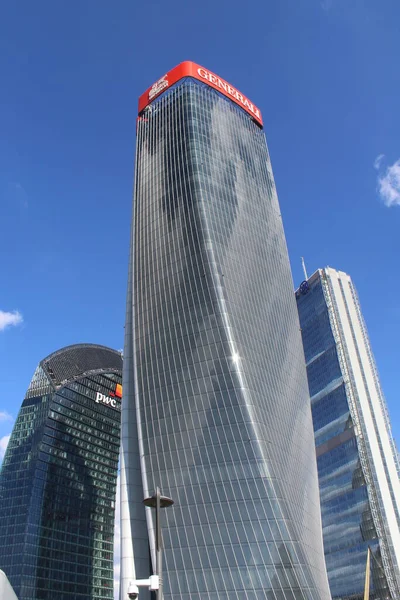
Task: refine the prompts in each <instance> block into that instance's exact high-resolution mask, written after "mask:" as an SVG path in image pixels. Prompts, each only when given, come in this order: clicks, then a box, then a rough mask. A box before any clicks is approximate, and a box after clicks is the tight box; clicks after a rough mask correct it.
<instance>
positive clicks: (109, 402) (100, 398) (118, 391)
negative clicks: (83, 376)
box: [95, 383, 122, 408]
mask: <svg viewBox="0 0 400 600" xmlns="http://www.w3.org/2000/svg"><path fill="white" fill-rule="evenodd" d="M116 398H122V385H121V384H120V383H117V385H116V387H115V392H111V393H110V395H109V396H106V395H105V394H102V393H101V392H97V393H96V400H95V401H96V402H97V404H105V405H106V406H112V408H118V404H117V400H116Z"/></svg>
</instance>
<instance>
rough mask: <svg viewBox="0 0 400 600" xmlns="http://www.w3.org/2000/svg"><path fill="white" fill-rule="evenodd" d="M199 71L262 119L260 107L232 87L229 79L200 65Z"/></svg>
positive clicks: (204, 77) (202, 75) (201, 75)
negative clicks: (218, 75)
mask: <svg viewBox="0 0 400 600" xmlns="http://www.w3.org/2000/svg"><path fill="white" fill-rule="evenodd" d="M197 73H198V74H199V75H200V77H201V78H202V79H206V80H207V81H209V82H210V83H212V84H213V86H214V87H216V88H219V89H220V90H223V91H224V92H225V94H229V95H230V96H232V97H233V98H236V100H238V101H239V102H240V104H242V105H243V106H244V108H245V109H246V110H247V111H250V112H252V113H253V115H254V116H255V117H257V119H261V114H260V111H259V109H258V108H257V107H256V106H254V104H253V103H252V102H250V100H248V99H247V98H246V96H243V94H241V93H240V92H238V91H237V90H236V89H235V88H234V87H232V86H231V85H230V84H229V83H228V82H227V81H225V80H224V79H221V78H220V77H217V76H216V75H214V73H210V71H207V69H203V67H199V68H198V69H197Z"/></svg>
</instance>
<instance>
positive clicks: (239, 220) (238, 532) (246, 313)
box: [121, 63, 330, 600]
mask: <svg viewBox="0 0 400 600" xmlns="http://www.w3.org/2000/svg"><path fill="white" fill-rule="evenodd" d="M139 110H140V114H139V119H138V129H137V152H136V182H135V197H134V207H133V211H134V215H133V228H132V247H131V260H130V271H129V283H128V299H127V315H126V343H125V350H124V402H123V411H122V450H123V452H122V461H123V462H122V468H121V481H122V490H121V498H122V505H121V511H122V523H121V525H122V563H121V568H122V585H121V598H125V597H126V591H127V585H128V582H129V580H130V579H134V578H135V575H136V577H138V578H145V577H148V575H149V572H150V570H151V565H150V563H149V551H148V547H149V543H150V549H151V552H150V554H151V557H152V562H153V564H154V529H153V522H152V518H153V517H152V515H151V509H146V510H147V511H148V512H149V514H147V515H145V512H144V511H145V509H144V508H143V505H142V499H143V497H144V496H147V495H151V494H152V493H153V490H154V489H155V487H156V486H160V488H161V490H162V493H164V494H166V495H168V496H170V497H172V498H173V499H174V501H175V505H174V506H173V507H172V508H170V509H168V510H165V511H164V514H163V522H164V526H163V535H164V546H165V558H164V560H165V564H164V573H163V575H164V596H165V599H166V600H167V599H168V600H169V599H172V598H173V599H174V600H177V599H182V600H183V599H185V600H186V599H189V598H190V599H191V600H200V599H203V598H207V599H208V600H228V598H229V599H231V598H232V597H233V595H234V596H235V597H240V598H244V599H246V600H256V599H257V600H259V599H260V598H268V599H270V600H306V599H307V600H328V599H329V598H330V595H329V591H328V582H327V577H326V570H325V562H324V556H323V548H322V534H321V521H320V508H319V495H318V482H317V470H316V459H315V449H314V442H313V429H312V421H311V411H310V403H309V396H308V389H307V379H306V371H305V364H304V355H303V349H302V343H301V335H300V331H299V321H298V315H297V311H296V303H295V299H294V295H293V287H292V278H291V273H290V267H289V260H288V255H287V249H286V243H285V236H284V232H283V226H282V219H281V215H280V210H279V205H278V199H277V195H276V191H275V185H274V179H273V175H272V170H271V163H270V159H269V155H268V150H267V145H266V140H265V135H264V132H263V130H262V119H261V114H260V111H259V110H258V109H257V108H256V107H255V105H254V104H253V103H252V102H250V101H249V100H248V99H247V98H246V97H245V96H243V94H241V93H240V92H238V90H236V89H235V88H234V87H232V86H231V85H230V84H228V83H227V82H226V81H225V80H223V79H221V78H219V77H217V76H216V75H215V74H213V73H211V72H210V71H207V70H206V69H203V68H202V67H200V66H199V65H195V64H194V63H183V64H182V65H179V66H178V67H176V68H175V69H174V70H173V71H171V72H170V73H168V74H167V75H165V76H164V77H163V78H161V79H160V80H159V81H158V82H157V83H156V84H154V86H152V87H151V88H150V89H149V90H148V91H147V92H146V93H145V94H144V95H143V96H142V98H141V99H140V102H139ZM146 518H147V519H148V521H147V524H146ZM132 539H133V545H132ZM133 564H135V566H136V574H135V572H134V570H133ZM143 596H144V592H143ZM141 597H142V592H141Z"/></svg>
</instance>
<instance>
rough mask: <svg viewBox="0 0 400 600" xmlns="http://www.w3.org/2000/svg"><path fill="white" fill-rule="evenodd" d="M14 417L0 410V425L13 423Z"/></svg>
mask: <svg viewBox="0 0 400 600" xmlns="http://www.w3.org/2000/svg"><path fill="white" fill-rule="evenodd" d="M13 420H14V417H13V416H12V415H10V413H8V412H7V411H5V410H0V423H3V422H4V421H13Z"/></svg>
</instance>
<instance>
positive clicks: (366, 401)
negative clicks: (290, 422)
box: [296, 267, 400, 600]
mask: <svg viewBox="0 0 400 600" xmlns="http://www.w3.org/2000/svg"><path fill="white" fill-rule="evenodd" d="M296 299H297V306H298V310H299V316H300V324H301V329H302V335H303V343H304V352H305V357H306V361H307V373H308V383H309V388H310V395H311V409H312V415H313V421H314V430H315V445H316V449H317V466H318V474H319V487H320V495H321V511H322V526H323V539H324V549H325V559H326V566H327V570H328V577H329V583H330V589H331V593H332V598H334V599H335V600H347V599H348V598H351V600H362V599H363V598H364V582H365V568H366V560H367V552H368V548H369V550H370V552H371V585H370V594H369V596H368V597H369V599H370V600H397V598H400V570H399V567H400V482H399V474H398V473H399V461H398V453H397V449H396V447H395V443H394V440H393V436H392V432H391V426H390V421H389V416H388V411H387V407H386V401H385V398H384V395H383V392H382V388H381V385H380V381H379V376H378V371H377V367H376V364H375V360H374V356H373V353H372V349H371V345H370V341H369V338H368V332H367V328H366V325H365V322H364V319H363V315H362V311H361V307H360V303H359V300H358V296H357V292H356V289H355V287H354V284H353V282H352V280H351V278H350V276H349V275H347V274H346V273H344V272H343V271H336V270H335V269H331V268H329V267H328V268H326V269H318V271H316V272H315V273H314V274H313V275H312V276H311V277H310V278H309V279H308V280H307V281H304V282H303V283H302V285H301V286H300V288H299V289H298V290H297V292H296Z"/></svg>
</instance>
